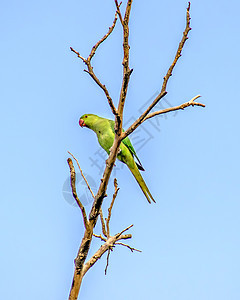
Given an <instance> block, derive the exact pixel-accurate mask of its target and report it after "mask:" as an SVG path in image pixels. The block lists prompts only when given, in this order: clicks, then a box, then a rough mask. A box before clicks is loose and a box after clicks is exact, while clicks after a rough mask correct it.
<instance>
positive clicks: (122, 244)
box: [115, 242, 142, 252]
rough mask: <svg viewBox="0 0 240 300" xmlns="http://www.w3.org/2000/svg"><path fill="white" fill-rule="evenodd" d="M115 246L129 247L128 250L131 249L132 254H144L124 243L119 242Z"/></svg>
mask: <svg viewBox="0 0 240 300" xmlns="http://www.w3.org/2000/svg"><path fill="white" fill-rule="evenodd" d="M115 245H121V246H124V247H127V248H128V249H130V250H131V251H132V252H133V251H137V252H142V251H141V250H138V249H136V248H133V247H131V246H129V245H127V244H124V243H119V242H117V243H115Z"/></svg>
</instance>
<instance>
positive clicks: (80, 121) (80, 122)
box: [79, 119, 86, 127]
mask: <svg viewBox="0 0 240 300" xmlns="http://www.w3.org/2000/svg"><path fill="white" fill-rule="evenodd" d="M79 125H80V126H81V127H83V126H86V124H85V123H84V121H83V120H82V119H80V120H79Z"/></svg>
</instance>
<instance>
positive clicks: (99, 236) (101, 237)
mask: <svg viewBox="0 0 240 300" xmlns="http://www.w3.org/2000/svg"><path fill="white" fill-rule="evenodd" d="M93 236H94V237H96V238H99V239H100V240H102V241H104V242H106V241H107V239H105V237H103V236H102V235H101V234H95V233H94V234H93Z"/></svg>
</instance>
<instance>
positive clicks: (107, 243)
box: [68, 0, 204, 300]
mask: <svg viewBox="0 0 240 300" xmlns="http://www.w3.org/2000/svg"><path fill="white" fill-rule="evenodd" d="M115 4H116V7H117V14H116V15H115V18H114V22H113V25H112V27H110V28H109V31H108V33H107V34H106V35H105V36H104V37H103V38H102V39H101V40H100V41H99V42H97V44H96V45H95V46H94V47H93V48H92V50H91V52H90V54H89V56H88V58H87V59H85V58H83V57H82V56H81V55H80V54H79V53H78V52H77V51H75V50H74V49H73V48H71V51H73V52H74V53H75V54H77V56H78V57H79V58H80V59H81V60H82V61H83V62H84V63H85V64H86V66H87V70H85V71H86V72H87V73H88V74H89V75H90V76H91V77H92V78H93V80H94V81H95V82H96V83H97V84H98V85H99V87H100V88H101V89H102V90H103V91H104V93H105V95H106V97H107V100H108V103H109V105H110V107H111V110H112V112H113V114H114V115H115V138H114V142H113V145H112V147H111V149H110V154H109V156H108V159H107V160H106V166H105V170H104V173H103V177H102V179H101V182H100V185H99V189H98V192H97V194H96V195H95V197H94V203H93V205H92V208H91V211H90V214H89V218H88V219H87V217H86V213H85V210H84V207H82V208H83V210H82V209H81V210H82V212H84V214H85V216H84V222H86V224H87V225H88V226H86V225H85V228H86V229H85V232H84V236H83V238H82V241H81V245H80V247H79V251H78V254H77V257H76V259H75V270H74V276H73V281H72V287H71V291H70V295H69V300H77V298H78V294H79V289H80V285H81V282H82V278H83V276H84V275H85V273H86V272H87V271H88V270H89V269H90V268H91V267H92V266H93V265H94V264H95V263H96V262H97V261H98V260H99V259H100V258H101V257H102V255H103V254H104V253H105V252H106V251H110V249H112V248H113V247H114V246H115V245H116V243H119V245H122V246H125V247H127V248H129V249H130V250H131V251H140V250H137V249H135V248H133V247H131V246H129V245H127V244H123V243H121V242H119V241H120V240H126V239H130V238H131V237H132V235H131V234H124V233H125V232H126V231H127V230H129V229H130V228H131V227H132V226H133V225H130V226H128V227H127V228H125V229H124V230H122V231H121V232H120V233H117V234H115V235H114V236H110V229H109V222H110V218H111V211H112V205H113V204H114V201H115V198H116V196H114V195H115V194H116V195H117V191H116V186H115V193H114V195H113V199H112V202H111V205H110V207H109V210H108V218H107V219H106V223H107V224H106V226H105V223H104V217H103V213H102V211H101V206H102V203H103V200H104V198H105V197H106V190H107V186H108V183H109V178H110V175H111V172H112V170H113V166H114V163H115V161H116V158H117V155H118V151H119V147H120V144H121V141H122V139H124V138H125V137H126V136H128V135H129V134H130V133H131V132H133V131H134V130H135V129H136V128H137V127H138V126H139V125H140V124H141V123H142V122H143V121H145V120H147V119H148V118H151V117H153V116H155V115H158V114H163V113H167V112H170V111H173V110H177V109H184V108H185V107H188V106H190V105H192V106H195V105H197V106H203V107H204V105H203V104H201V103H196V102H194V100H195V99H197V98H198V96H196V97H194V98H193V99H192V100H190V101H189V102H186V103H184V104H182V105H180V106H176V107H174V108H168V109H166V110H161V111H158V112H154V113H150V111H151V110H152V108H153V107H154V106H155V105H156V104H157V103H158V102H159V101H160V99H162V98H163V97H164V96H165V95H166V94H167V92H166V87H167V83H168V80H169V78H170V76H171V75H172V71H173V69H174V67H175V65H176V63H177V61H178V59H179V57H180V56H181V52H182V49H183V46H184V44H185V42H186V40H187V38H188V37H187V35H188V32H189V31H190V29H191V28H190V14H189V10H190V3H189V5H188V8H187V22H186V28H185V31H184V33H183V37H182V40H181V42H180V44H179V47H178V50H177V53H176V56H175V58H174V61H173V63H172V64H171V66H170V67H169V69H168V71H167V73H166V75H165V77H164V80H163V85H162V89H161V92H160V93H159V95H158V96H157V97H156V98H155V99H154V101H153V102H152V104H151V105H150V106H149V107H148V108H147V110H146V111H145V112H144V113H143V114H142V115H141V116H140V117H139V118H138V119H137V120H136V121H135V122H134V123H133V124H132V125H131V126H130V127H129V128H128V129H127V131H125V132H124V133H122V122H123V110H124V104H125V100H126V95H127V91H128V84H129V79H130V75H131V73H132V70H131V69H130V68H129V48H130V46H129V17H130V12H131V5H132V0H127V6H126V10H125V14H124V18H123V17H122V14H121V11H120V5H121V4H120V5H119V4H118V1H117V0H115ZM117 15H118V16H119V19H120V22H121V25H122V28H123V61H122V65H123V79H122V86H121V93H120V97H119V102H118V108H117V109H116V107H115V106H114V103H113V100H112V98H111V97H110V95H109V92H108V90H107V88H106V86H105V85H103V84H102V83H101V82H100V80H99V79H98V78H97V76H96V75H95V73H94V71H93V67H92V65H91V59H92V58H93V56H94V55H95V52H96V50H97V48H98V47H99V45H100V44H101V43H102V42H103V41H104V40H106V38H107V37H108V36H109V35H110V34H111V32H112V31H113V29H114V27H115V24H116V21H117V19H116V18H117ZM69 160H70V161H71V159H70V158H69V159H68V161H69ZM70 170H71V167H70ZM74 172H75V171H74ZM71 178H74V176H72V177H71ZM72 181H73V180H72ZM74 182H75V181H74ZM72 191H73V195H74V193H75V192H76V188H75V184H72ZM75 194H76V193H75ZM75 196H76V197H77V195H75ZM114 197H115V198H114ZM75 199H76V198H75ZM77 199H78V198H77ZM78 200H79V199H78ZM76 201H77V200H76ZM77 203H78V201H77ZM78 205H79V204H78ZM80 205H81V203H80ZM80 208H81V207H80ZM99 214H100V218H101V222H102V231H103V235H105V236H107V237H106V238H105V237H103V236H102V235H96V234H94V233H93V230H94V227H95V225H96V223H97V220H98V215H99ZM106 227H107V229H106ZM93 236H95V237H97V238H100V239H101V240H102V241H104V244H103V245H102V246H101V247H100V248H99V249H98V251H97V252H96V253H95V254H94V255H93V256H92V257H91V258H90V259H89V260H88V261H87V262H85V261H86V258H87V255H88V253H89V249H90V245H91V242H92V237H93ZM108 260H109V255H108V258H107V266H108V264H109V261H108Z"/></svg>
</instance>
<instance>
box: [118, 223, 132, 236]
mask: <svg viewBox="0 0 240 300" xmlns="http://www.w3.org/2000/svg"><path fill="white" fill-rule="evenodd" d="M132 227H133V224H132V225H130V226H128V227H127V228H125V229H123V230H122V231H121V232H120V233H118V237H119V236H120V235H122V234H123V233H124V232H125V231H127V230H129V229H130V228H132Z"/></svg>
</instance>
